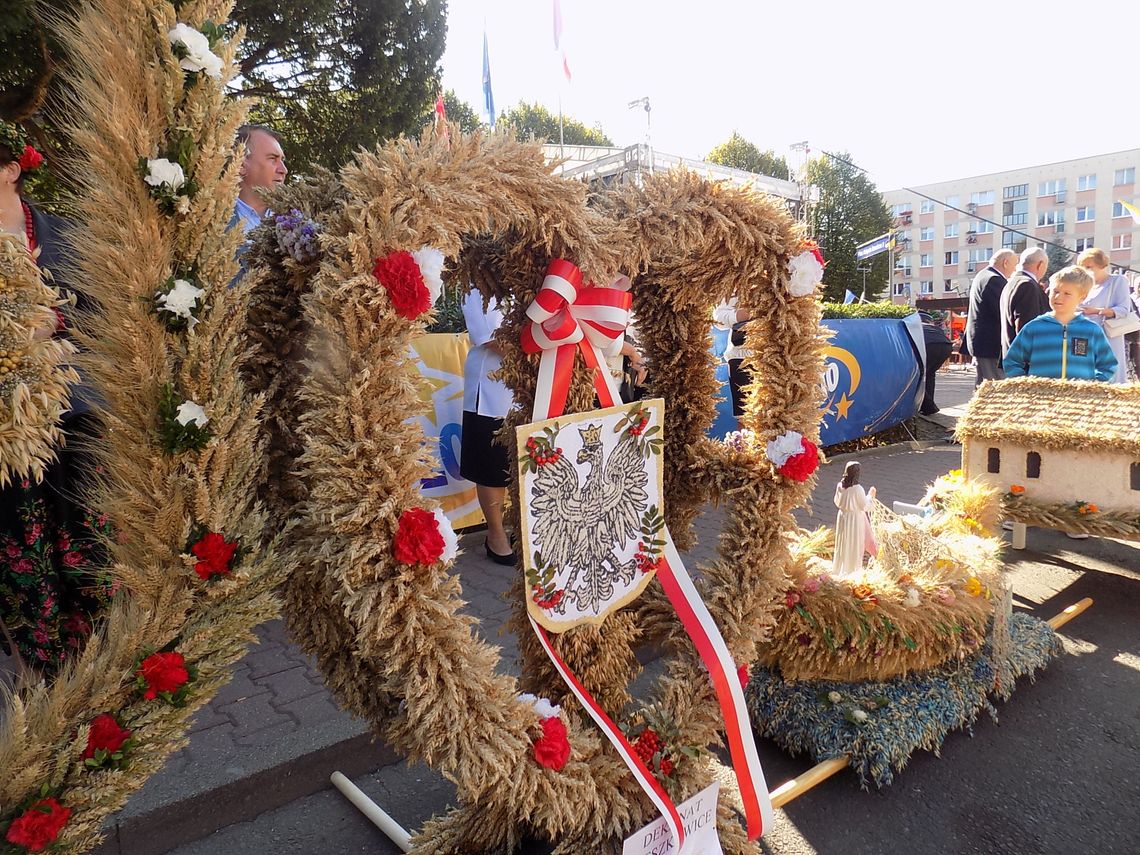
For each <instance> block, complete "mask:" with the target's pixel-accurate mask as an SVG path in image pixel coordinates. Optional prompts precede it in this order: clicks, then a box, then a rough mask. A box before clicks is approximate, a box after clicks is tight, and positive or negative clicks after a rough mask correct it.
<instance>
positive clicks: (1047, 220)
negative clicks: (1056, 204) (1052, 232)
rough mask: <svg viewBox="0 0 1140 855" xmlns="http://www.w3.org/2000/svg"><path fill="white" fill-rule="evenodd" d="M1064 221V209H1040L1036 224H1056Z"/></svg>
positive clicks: (1061, 223)
mask: <svg viewBox="0 0 1140 855" xmlns="http://www.w3.org/2000/svg"><path fill="white" fill-rule="evenodd" d="M1064 222H1065V209H1064V208H1057V209H1056V210H1055V211H1041V212H1040V213H1039V214H1038V215H1037V225H1039V226H1057V225H1063V224H1064Z"/></svg>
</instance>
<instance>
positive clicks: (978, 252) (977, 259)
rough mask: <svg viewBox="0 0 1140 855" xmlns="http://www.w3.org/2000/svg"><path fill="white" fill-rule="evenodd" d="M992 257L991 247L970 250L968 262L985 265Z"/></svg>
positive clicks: (992, 250)
mask: <svg viewBox="0 0 1140 855" xmlns="http://www.w3.org/2000/svg"><path fill="white" fill-rule="evenodd" d="M993 257H994V248H993V247H992V246H983V247H980V248H978V249H971V250H970V257H969V260H970V261H971V262H973V263H985V262H987V261H989V260H990V259H991V258H993Z"/></svg>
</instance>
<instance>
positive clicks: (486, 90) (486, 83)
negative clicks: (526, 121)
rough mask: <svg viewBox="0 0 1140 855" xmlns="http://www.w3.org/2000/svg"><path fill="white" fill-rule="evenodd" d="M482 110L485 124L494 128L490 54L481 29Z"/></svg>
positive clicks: (484, 34) (485, 37)
mask: <svg viewBox="0 0 1140 855" xmlns="http://www.w3.org/2000/svg"><path fill="white" fill-rule="evenodd" d="M483 110H484V112H485V113H486V114H487V124H489V125H490V126H491V130H495V96H494V95H492V94H491V54H490V53H489V52H488V50H487V31H486V30H484V31H483Z"/></svg>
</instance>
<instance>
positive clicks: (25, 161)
mask: <svg viewBox="0 0 1140 855" xmlns="http://www.w3.org/2000/svg"><path fill="white" fill-rule="evenodd" d="M43 162H44V156H43V155H42V154H40V153H39V152H38V151H36V150H35V149H34V148H32V147H31V146H30V145H26V146H24V153H23V154H21V155H20V169H22V170H24V172H31V171H32V170H33V169H39V168H40V166H42V165H43Z"/></svg>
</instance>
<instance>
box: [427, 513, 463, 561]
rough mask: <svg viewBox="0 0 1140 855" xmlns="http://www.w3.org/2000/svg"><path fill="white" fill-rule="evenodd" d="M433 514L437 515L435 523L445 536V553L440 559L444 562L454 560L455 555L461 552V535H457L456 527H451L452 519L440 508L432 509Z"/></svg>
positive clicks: (442, 535) (441, 534)
mask: <svg viewBox="0 0 1140 855" xmlns="http://www.w3.org/2000/svg"><path fill="white" fill-rule="evenodd" d="M432 515H433V516H435V524H436V526H437V527H438V528H439V534H440V536H441V537H442V538H443V554H442V555H440V556H439V560H440V561H442V562H444V563H447V562H448V561H454V560H455V556H456V555H458V554H459V537H458V536H456V534H455V529H453V528H452V527H451V520H449V519H448V518H447V514H445V513H444V512H443V511H441V510H440V509H439V508H436V509H435V510H434V511H432Z"/></svg>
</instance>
